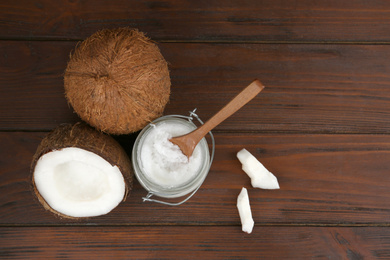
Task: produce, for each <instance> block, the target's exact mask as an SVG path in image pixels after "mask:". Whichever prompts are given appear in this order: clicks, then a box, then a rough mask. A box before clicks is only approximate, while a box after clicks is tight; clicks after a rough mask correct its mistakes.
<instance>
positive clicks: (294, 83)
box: [0, 0, 390, 259]
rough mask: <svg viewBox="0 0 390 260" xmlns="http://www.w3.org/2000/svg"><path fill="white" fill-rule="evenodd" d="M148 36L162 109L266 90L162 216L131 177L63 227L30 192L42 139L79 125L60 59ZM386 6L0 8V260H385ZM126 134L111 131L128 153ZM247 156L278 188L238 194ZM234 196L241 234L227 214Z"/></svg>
mask: <svg viewBox="0 0 390 260" xmlns="http://www.w3.org/2000/svg"><path fill="white" fill-rule="evenodd" d="M119 26H130V27H134V28H138V29H139V30H141V31H143V32H145V33H147V35H148V36H150V37H152V39H153V40H156V41H157V44H158V45H159V47H160V49H161V51H162V54H163V55H164V57H165V58H166V59H167V61H168V62H169V69H170V74H171V79H172V89H171V90H172V93H171V98H170V103H169V104H168V105H167V107H166V109H165V112H164V113H165V114H188V111H190V110H193V109H194V108H197V109H198V110H197V111H198V114H199V115H200V117H201V118H202V119H204V120H206V119H208V118H209V117H211V116H212V115H213V114H214V113H215V112H217V110H218V109H220V108H221V107H222V106H223V105H225V104H226V103H227V102H228V101H229V100H230V99H231V98H232V97H234V96H235V95H236V94H237V93H238V92H239V91H240V90H241V89H243V88H244V87H245V86H246V85H248V84H249V83H250V82H251V81H252V80H253V79H254V78H259V79H260V80H261V81H262V82H263V83H264V84H265V86H266V88H265V90H264V91H262V93H261V94H260V95H259V96H258V97H256V98H255V99H254V100H252V101H251V102H250V103H249V104H247V105H246V106H245V107H244V108H243V109H241V110H240V111H238V112H237V113H236V114H235V115H233V116H232V117H231V118H229V119H227V120H226V121H225V122H223V123H222V124H221V125H219V126H218V127H217V128H216V129H215V131H214V135H215V140H216V153H215V159H214V163H213V165H212V167H211V170H210V173H209V175H208V177H207V179H206V181H205V182H204V184H203V185H202V187H201V189H200V190H199V191H198V192H197V193H196V195H195V196H194V197H193V198H191V199H190V200H189V201H188V202H186V203H185V204H183V205H181V206H178V207H170V206H165V205H160V204H156V203H151V202H142V197H143V196H145V195H146V191H145V190H144V189H143V188H142V187H141V185H140V184H139V183H138V182H137V181H135V184H134V189H133V191H132V193H131V194H130V196H129V197H128V199H127V200H126V201H125V202H123V203H121V204H120V205H119V206H118V207H117V208H116V209H115V210H113V211H112V212H110V213H109V214H107V215H104V216H100V217H96V218H89V219H82V220H68V219H61V218H58V217H55V216H54V215H52V214H50V213H48V212H47V211H45V210H44V209H43V207H41V206H40V204H39V203H38V202H37V201H36V200H35V199H34V196H33V194H32V192H31V190H30V185H31V183H30V180H29V168H30V164H31V159H32V156H33V154H34V152H35V150H36V148H37V146H38V144H39V143H40V141H41V140H42V138H43V137H44V136H45V135H46V134H47V133H48V132H49V131H50V130H51V129H53V128H54V127H56V126H57V125H59V124H61V123H71V122H77V121H79V118H78V117H77V115H76V114H75V113H73V110H72V108H71V107H70V106H69V105H68V104H67V102H66V100H65V97H64V89H63V73H64V70H65V67H66V63H67V61H68V57H69V53H70V52H71V50H72V49H74V47H75V46H76V44H77V42H78V41H79V40H82V39H84V38H86V37H88V36H89V35H90V34H92V33H94V32H95V31H96V30H99V29H103V28H115V27H119ZM389 108H390V2H387V1H376V0H374V1H306V0H304V1H289V0H287V1H257V0H249V1H176V0H165V1H159V0H158V1H132V0H131V1H119V0H112V1H82V0H80V1H77V0H76V1H49V0H33V1H22V0H19V1H17V0H14V1H1V3H0V258H1V259H42V258H44V257H49V258H66V259H99V258H103V259H113V258H121V259H144V258H149V259H150V258H153V259H156V258H158V259H175V258H176V259H187V258H192V259H207V258H208V259H317V258H318V259H389V258H390V135H389V134H390V112H389ZM136 135H137V134H136V133H135V134H133V135H126V136H116V137H115V138H116V139H117V140H118V141H119V142H120V143H121V144H122V146H123V147H124V148H125V150H126V151H127V152H128V154H129V155H130V154H131V148H132V144H133V142H134V139H135V137H136ZM242 148H246V149H247V150H249V151H250V152H252V153H253V154H254V155H255V156H256V157H257V158H259V159H260V161H261V162H262V163H263V164H264V165H265V166H266V167H267V168H268V169H269V170H270V171H271V172H273V173H274V174H275V175H276V176H277V177H278V180H279V184H280V187H281V189H280V190H261V189H255V188H252V187H251V185H250V180H249V178H248V177H247V176H246V174H245V173H244V172H243V171H242V170H241V164H240V163H239V161H238V160H237V158H236V153H237V152H238V151H239V150H240V149H242ZM242 187H246V188H247V189H248V193H249V196H250V201H251V207H252V214H253V218H254V221H255V227H254V229H253V233H252V234H246V233H244V232H242V231H241V226H240V219H239V216H238V211H237V208H236V199H237V195H238V194H239V192H240V189H241V188H242Z"/></svg>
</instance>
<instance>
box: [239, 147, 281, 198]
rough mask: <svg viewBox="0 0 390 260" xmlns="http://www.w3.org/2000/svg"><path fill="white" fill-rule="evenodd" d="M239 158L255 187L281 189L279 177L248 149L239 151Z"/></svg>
mask: <svg viewBox="0 0 390 260" xmlns="http://www.w3.org/2000/svg"><path fill="white" fill-rule="evenodd" d="M237 158H238V160H239V161H240V162H241V164H242V170H243V171H244V172H245V173H246V174H247V175H248V176H249V177H250V178H251V184H252V187H254V188H261V189H271V190H272V189H279V188H280V187H279V183H278V179H277V178H276V176H275V175H273V174H272V173H271V172H270V171H268V170H267V169H266V168H265V167H264V165H263V164H262V163H261V162H260V161H259V160H257V159H256V157H255V156H253V155H252V154H251V153H250V152H248V151H247V150H246V149H242V150H241V151H239V152H238V153H237Z"/></svg>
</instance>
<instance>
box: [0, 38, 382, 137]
mask: <svg viewBox="0 0 390 260" xmlns="http://www.w3.org/2000/svg"><path fill="white" fill-rule="evenodd" d="M75 44H76V43H74V42H50V41H49V42H24V41H22V42H19V41H2V42H0V49H1V50H3V53H4V54H3V55H2V56H0V85H1V86H2V87H1V88H0V130H7V131H9V130H35V131H41V130H45V131H46V130H50V129H52V128H54V127H56V126H57V125H58V124H60V123H68V122H69V123H72V122H75V121H77V120H78V117H77V115H76V114H74V113H73V110H72V108H71V107H69V106H68V104H67V103H66V100H65V97H64V89H63V73H64V69H65V67H66V62H67V60H68V55H69V53H70V52H71V50H72V49H73V48H74V46H75ZM160 47H161V50H162V52H163V55H164V56H165V58H166V59H167V61H168V62H169V63H170V70H171V78H172V89H171V99H170V103H169V104H168V106H167V107H166V109H165V114H186V115H187V114H188V111H191V110H193V109H194V108H198V114H199V116H200V117H201V118H202V119H203V120H207V119H208V118H210V117H211V116H212V115H213V114H215V113H216V112H217V111H218V110H219V109H221V108H222V107H223V106H224V105H225V104H226V103H227V102H228V101H229V100H231V99H232V98H233V97H234V96H235V95H236V94H237V93H239V92H240V91H241V90H242V89H243V88H244V87H245V86H247V85H248V84H249V83H250V82H251V81H252V80H253V79H254V78H259V79H260V80H261V81H262V83H263V84H264V85H265V86H266V88H265V90H264V91H262V93H261V94H259V95H258V97H256V98H255V99H254V100H252V101H251V102H250V103H248V104H247V105H246V106H245V107H244V108H242V109H241V110H240V111H238V112H237V113H236V114H234V115H233V116H232V117H231V118H229V119H228V120H226V121H224V122H223V123H222V124H221V125H219V126H218V127H217V128H216V129H217V130H222V131H237V130H239V131H256V132H259V131H261V132H287V133H354V134H356V133H377V134H378V133H379V134H381V133H389V132H390V114H389V110H388V106H389V102H390V88H389V83H388V81H389V75H390V60H389V59H388V58H387V57H388V55H387V54H388V53H389V52H390V46H387V45H386V46H381V45H372V46H358V45H353V46H349V45H305V44H298V45H289V44H287V45H286V44H265V45H262V44H184V43H165V44H160Z"/></svg>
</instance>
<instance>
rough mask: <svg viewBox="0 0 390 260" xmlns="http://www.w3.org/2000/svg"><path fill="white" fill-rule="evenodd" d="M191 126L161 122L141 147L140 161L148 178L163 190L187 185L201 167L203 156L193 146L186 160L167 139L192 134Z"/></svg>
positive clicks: (178, 149)
mask: <svg viewBox="0 0 390 260" xmlns="http://www.w3.org/2000/svg"><path fill="white" fill-rule="evenodd" d="M192 130H193V129H192V128H191V127H190V126H187V125H184V124H181V123H177V122H161V123H159V124H157V125H155V127H154V128H153V129H152V130H151V131H150V132H149V133H148V135H147V136H146V137H145V141H144V143H143V146H142V150H141V154H140V159H141V165H142V168H143V171H144V172H145V173H146V176H147V178H148V179H149V180H150V181H151V182H153V183H155V184H157V185H159V186H161V187H165V188H173V187H179V186H181V185H183V184H185V183H187V182H189V181H190V180H191V179H192V178H194V176H195V175H196V173H197V172H199V169H200V168H201V166H202V164H203V159H202V158H203V155H202V151H201V149H200V147H199V146H196V148H195V150H194V152H193V154H192V156H191V157H190V158H187V156H185V155H184V154H183V152H182V151H181V150H180V148H179V146H177V145H175V144H173V143H171V142H170V141H169V139H170V138H172V137H174V136H180V135H184V134H187V133H189V132H191V131H192Z"/></svg>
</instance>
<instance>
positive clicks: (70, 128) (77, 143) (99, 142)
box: [31, 122, 133, 219]
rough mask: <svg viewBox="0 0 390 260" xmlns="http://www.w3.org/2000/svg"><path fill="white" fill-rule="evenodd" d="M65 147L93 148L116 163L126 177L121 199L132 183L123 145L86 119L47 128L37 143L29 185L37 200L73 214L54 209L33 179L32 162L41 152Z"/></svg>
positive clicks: (130, 170) (49, 208)
mask: <svg viewBox="0 0 390 260" xmlns="http://www.w3.org/2000/svg"><path fill="white" fill-rule="evenodd" d="M66 147H77V148H81V149H84V150H87V151H90V152H93V153H95V154H97V155H99V156H100V157H102V158H104V159H105V160H106V161H107V162H109V163H110V164H111V165H113V166H117V167H118V168H119V170H120V171H121V173H122V175H123V177H124V179H125V187H126V192H125V196H124V198H123V201H124V200H126V198H127V196H128V194H129V193H130V191H131V189H132V187H133V171H132V167H131V162H130V159H129V157H128V156H127V154H126V152H125V150H124V149H123V148H122V146H121V145H120V144H119V143H118V142H117V141H116V140H115V139H114V138H112V137H111V136H109V135H107V134H104V133H102V132H99V131H97V130H96V129H94V128H92V127H90V126H89V125H87V124H86V123H81V122H79V123H76V124H74V125H71V124H64V125H61V126H59V127H57V128H56V129H54V130H53V131H52V132H50V133H49V134H48V135H47V136H46V137H45V138H44V139H42V141H41V143H40V144H39V146H38V148H37V150H36V152H35V154H34V156H33V160H32V163H31V181H32V189H33V192H34V194H35V195H36V197H37V199H38V201H39V202H40V203H41V204H42V205H43V207H44V208H45V209H47V210H49V211H51V212H53V213H55V214H57V215H58V216H60V217H65V218H72V219H75V217H71V216H67V215H64V214H62V213H60V212H58V211H56V210H54V209H52V208H51V207H50V206H49V204H48V203H47V202H46V201H45V200H44V198H43V197H42V196H41V195H40V194H39V192H38V190H37V188H36V186H35V182H34V170H35V166H36V164H37V162H38V160H39V158H40V157H41V156H43V155H44V154H46V153H49V152H52V151H54V150H61V149H63V148H66Z"/></svg>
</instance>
